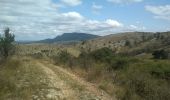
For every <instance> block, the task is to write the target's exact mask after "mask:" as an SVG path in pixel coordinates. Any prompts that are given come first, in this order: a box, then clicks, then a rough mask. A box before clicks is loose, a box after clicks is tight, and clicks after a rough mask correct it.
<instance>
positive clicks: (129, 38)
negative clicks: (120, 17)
mask: <svg viewBox="0 0 170 100" xmlns="http://www.w3.org/2000/svg"><path fill="white" fill-rule="evenodd" d="M169 38H170V32H156V33H154V32H127V33H118V34H113V35H108V36H104V37H99V38H96V39H92V40H89V41H86V42H85V43H84V42H82V43H79V44H78V45H76V46H77V48H82V49H88V50H92V51H93V50H96V49H100V48H103V47H108V48H111V49H112V50H114V51H115V52H127V51H133V50H135V51H142V50H144V51H153V50H154V49H159V48H160V49H161V48H165V47H166V48H167V47H169V44H170V39H169Z"/></svg>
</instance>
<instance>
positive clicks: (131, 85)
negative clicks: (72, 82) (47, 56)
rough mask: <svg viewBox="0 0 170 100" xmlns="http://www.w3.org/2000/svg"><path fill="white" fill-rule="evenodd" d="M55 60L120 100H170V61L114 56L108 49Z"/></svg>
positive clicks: (66, 55)
mask: <svg viewBox="0 0 170 100" xmlns="http://www.w3.org/2000/svg"><path fill="white" fill-rule="evenodd" d="M54 60H55V61H56V64H60V65H64V66H65V67H68V68H69V69H71V70H72V71H73V72H75V73H77V74H78V75H80V76H81V77H84V78H85V79H86V80H87V81H90V82H93V83H95V84H97V85H98V87H99V88H101V89H103V90H105V91H106V92H108V93H109V94H110V95H112V96H115V95H116V97H117V98H118V99H120V100H168V99H169V98H170V85H169V84H170V62H169V60H157V59H153V57H152V56H150V58H149V59H148V58H146V59H145V58H140V57H132V56H126V55H121V54H114V53H113V51H112V50H111V49H109V48H102V49H99V50H96V51H93V52H89V53H86V52H82V53H81V54H80V56H79V57H78V58H76V57H74V56H72V55H71V54H69V53H68V52H67V51H62V52H60V53H59V55H58V56H55V57H54Z"/></svg>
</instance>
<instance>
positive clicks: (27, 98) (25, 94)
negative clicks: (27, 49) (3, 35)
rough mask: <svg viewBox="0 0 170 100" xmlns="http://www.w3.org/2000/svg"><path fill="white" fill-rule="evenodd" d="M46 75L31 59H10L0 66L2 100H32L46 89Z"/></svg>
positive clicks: (0, 99)
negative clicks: (41, 90) (44, 80)
mask: <svg viewBox="0 0 170 100" xmlns="http://www.w3.org/2000/svg"><path fill="white" fill-rule="evenodd" d="M43 78H45V76H44V74H43V73H42V72H41V71H40V70H39V68H38V67H37V66H36V65H34V62H31V61H30V60H29V59H27V58H26V59H18V58H12V59H8V60H7V61H6V62H5V63H3V64H1V65H0V100H8V99H12V100H31V99H33V98H37V97H38V96H39V95H41V94H39V93H40V92H39V91H40V89H42V88H46V87H47V84H46V82H43V81H42V79H43Z"/></svg>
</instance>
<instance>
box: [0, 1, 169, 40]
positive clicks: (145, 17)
mask: <svg viewBox="0 0 170 100" xmlns="http://www.w3.org/2000/svg"><path fill="white" fill-rule="evenodd" d="M5 27H10V28H11V30H12V32H13V33H14V34H15V35H16V38H17V40H41V39H45V38H53V37H55V36H57V35H61V34H62V33H68V32H85V33H91V34H96V35H108V34H114V33H119V32H127V31H153V32H156V31H170V0H0V33H2V32H3V29H4V28H5Z"/></svg>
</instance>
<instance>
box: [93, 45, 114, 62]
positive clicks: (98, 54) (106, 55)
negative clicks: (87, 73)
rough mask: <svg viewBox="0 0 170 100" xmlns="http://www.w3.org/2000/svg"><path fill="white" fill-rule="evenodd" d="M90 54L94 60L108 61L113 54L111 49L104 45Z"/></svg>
mask: <svg viewBox="0 0 170 100" xmlns="http://www.w3.org/2000/svg"><path fill="white" fill-rule="evenodd" d="M90 56H91V57H92V58H93V59H95V60H96V61H103V62H109V61H110V60H111V59H112V57H113V56H114V52H113V51H112V50H111V49H109V48H107V47H104V48H101V49H98V50H96V51H93V52H91V53H90Z"/></svg>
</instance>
